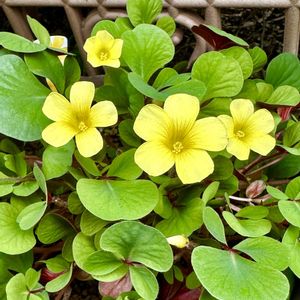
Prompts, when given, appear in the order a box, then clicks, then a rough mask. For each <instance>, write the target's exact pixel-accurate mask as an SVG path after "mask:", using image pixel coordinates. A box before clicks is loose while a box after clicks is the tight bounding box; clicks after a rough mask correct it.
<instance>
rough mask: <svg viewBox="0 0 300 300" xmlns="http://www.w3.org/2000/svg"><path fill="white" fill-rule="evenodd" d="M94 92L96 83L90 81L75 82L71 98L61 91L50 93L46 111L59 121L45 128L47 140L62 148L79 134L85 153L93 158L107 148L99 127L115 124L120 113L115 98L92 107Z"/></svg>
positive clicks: (81, 148) (51, 117) (50, 116)
mask: <svg viewBox="0 0 300 300" xmlns="http://www.w3.org/2000/svg"><path fill="white" fill-rule="evenodd" d="M94 94H95V86H94V84H93V83H92V82H87V81H80V82H76V83H74V84H73V85H72V87H71V90H70V101H68V100H67V99H66V98H65V97H64V96H62V95H60V94H59V93H57V92H52V93H50V94H49V95H48V97H47V98H46V101H45V103H44V105H43V108H42V110H43V113H44V114H45V115H46V116H47V117H48V118H49V119H51V120H53V121H55V122H54V123H52V124H50V125H48V126H47V127H46V128H45V129H44V130H43V132H42V137H43V139H44V140H45V141H46V142H47V143H48V144H50V145H52V146H54V147H60V146H63V145H65V144H67V143H68V142H69V141H70V140H71V139H72V138H73V137H74V136H75V140H76V145H77V148H78V151H79V152H80V154H81V155H83V156H85V157H90V156H92V155H95V154H96V153H98V152H99V151H100V150H101V149H102V148H103V139H102V136H101V134H100V132H99V131H98V130H97V128H96V127H107V126H111V125H114V124H115V123H116V122H117V120H118V113H117V109H116V107H115V105H114V104H113V103H112V102H111V101H101V102H98V103H97V104H95V105H93V106H92V107H91V105H92V101H93V99H94Z"/></svg>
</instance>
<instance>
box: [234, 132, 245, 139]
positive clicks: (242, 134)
mask: <svg viewBox="0 0 300 300" xmlns="http://www.w3.org/2000/svg"><path fill="white" fill-rule="evenodd" d="M235 135H236V136H237V137H238V138H243V137H244V136H245V133H244V131H242V130H238V131H237V132H236V133H235Z"/></svg>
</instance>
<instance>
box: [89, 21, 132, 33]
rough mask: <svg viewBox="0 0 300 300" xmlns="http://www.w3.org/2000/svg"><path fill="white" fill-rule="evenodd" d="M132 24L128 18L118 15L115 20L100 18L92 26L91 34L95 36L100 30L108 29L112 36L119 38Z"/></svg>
mask: <svg viewBox="0 0 300 300" xmlns="http://www.w3.org/2000/svg"><path fill="white" fill-rule="evenodd" d="M132 28H133V27H132V24H131V23H130V21H129V19H128V18H124V17H121V18H120V17H118V18H117V19H116V20H115V22H113V21H111V20H101V21H99V22H97V23H96V25H95V26H94V27H93V30H92V33H91V36H95V35H96V33H97V32H98V31H100V30H106V31H108V32H109V33H110V34H111V35H112V36H113V37H114V38H120V37H121V36H122V34H123V32H125V31H127V30H131V29H132Z"/></svg>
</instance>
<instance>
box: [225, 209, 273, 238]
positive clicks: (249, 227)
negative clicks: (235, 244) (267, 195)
mask: <svg viewBox="0 0 300 300" xmlns="http://www.w3.org/2000/svg"><path fill="white" fill-rule="evenodd" d="M223 217H224V219H225V221H226V222H227V224H228V225H229V226H230V227H231V228H232V229H233V230H234V231H236V232H237V233H238V234H240V235H242V236H247V237H258V236H262V235H265V234H267V233H269V232H270V230H271V227H272V224H271V222H270V221H269V220H265V219H260V220H251V219H250V220H239V219H237V218H236V217H235V216H234V215H233V214H232V213H230V212H228V211H224V212H223Z"/></svg>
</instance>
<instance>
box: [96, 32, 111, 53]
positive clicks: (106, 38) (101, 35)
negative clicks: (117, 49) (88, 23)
mask: <svg viewBox="0 0 300 300" xmlns="http://www.w3.org/2000/svg"><path fill="white" fill-rule="evenodd" d="M96 38H97V40H98V41H100V44H101V47H102V48H104V49H107V50H110V49H111V48H112V47H113V45H114V40H115V39H114V37H113V36H112V35H111V34H110V33H109V32H108V31H106V30H100V31H98V32H97V33H96Z"/></svg>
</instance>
